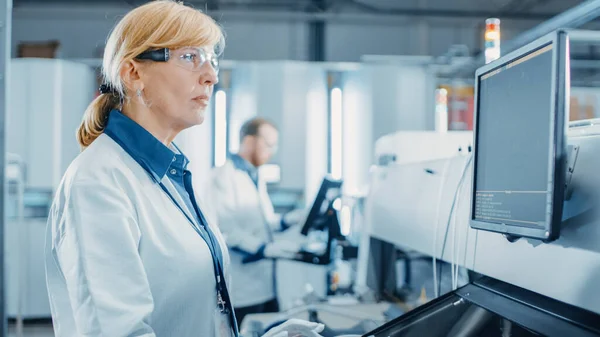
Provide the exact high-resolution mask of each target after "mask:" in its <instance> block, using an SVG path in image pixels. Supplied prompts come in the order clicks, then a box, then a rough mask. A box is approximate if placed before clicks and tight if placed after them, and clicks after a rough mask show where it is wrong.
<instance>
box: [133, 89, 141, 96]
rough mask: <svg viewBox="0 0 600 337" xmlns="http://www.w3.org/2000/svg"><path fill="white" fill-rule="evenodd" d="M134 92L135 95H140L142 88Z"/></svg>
mask: <svg viewBox="0 0 600 337" xmlns="http://www.w3.org/2000/svg"><path fill="white" fill-rule="evenodd" d="M135 94H136V95H137V97H142V89H138V90H137V91H136V92H135Z"/></svg>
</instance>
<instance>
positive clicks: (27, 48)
mask: <svg viewBox="0 0 600 337" xmlns="http://www.w3.org/2000/svg"><path fill="white" fill-rule="evenodd" d="M59 47H60V42H59V41H47V42H21V43H19V46H18V48H17V50H18V51H17V57H37V58H56V57H57V54H58V49H59Z"/></svg>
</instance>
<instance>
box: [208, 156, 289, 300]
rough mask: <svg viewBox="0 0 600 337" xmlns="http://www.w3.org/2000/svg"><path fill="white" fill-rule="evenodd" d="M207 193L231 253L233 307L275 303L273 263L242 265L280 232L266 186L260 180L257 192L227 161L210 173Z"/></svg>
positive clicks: (248, 178)
mask: <svg viewBox="0 0 600 337" xmlns="http://www.w3.org/2000/svg"><path fill="white" fill-rule="evenodd" d="M207 192H208V196H207V197H206V198H205V199H206V201H207V202H210V207H209V208H210V209H211V210H212V211H216V215H215V217H216V218H217V219H218V226H219V228H220V230H221V233H223V236H224V237H225V242H227V246H228V247H229V249H230V254H231V275H232V278H233V279H234V282H233V284H232V286H231V289H230V293H231V296H232V301H233V305H234V306H235V307H247V306H252V305H257V304H261V303H264V302H267V301H269V300H272V299H274V298H275V297H276V294H275V288H274V287H275V284H274V283H275V275H274V274H273V273H274V268H273V266H274V263H275V262H274V261H273V260H272V259H266V258H262V259H260V260H258V261H254V262H250V263H244V262H243V260H244V259H245V258H246V257H248V255H253V254H256V253H257V252H258V251H259V249H260V248H261V247H262V246H263V245H265V244H266V243H268V242H269V241H270V240H271V238H272V232H273V231H276V230H277V229H280V228H281V217H280V216H278V215H276V214H275V213H274V211H273V204H272V203H271V200H270V198H269V195H268V193H267V186H266V183H265V182H264V181H263V180H262V179H260V177H259V179H258V188H257V187H256V185H254V182H253V181H252V179H251V178H250V176H249V175H248V173H246V172H245V171H243V170H239V169H237V168H236V167H235V165H234V164H233V162H232V161H231V160H228V161H227V162H226V163H225V164H224V165H223V166H221V167H218V168H215V169H214V170H213V172H212V176H211V181H210V188H209V189H208V190H207Z"/></svg>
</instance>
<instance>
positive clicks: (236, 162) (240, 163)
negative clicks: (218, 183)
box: [231, 154, 258, 179]
mask: <svg viewBox="0 0 600 337" xmlns="http://www.w3.org/2000/svg"><path fill="white" fill-rule="evenodd" d="M231 162H232V163H233V166H234V167H235V168H236V169H238V170H241V171H244V172H247V173H248V174H249V175H250V177H252V179H255V178H256V177H257V176H258V169H257V168H256V166H254V165H252V164H251V163H250V162H249V161H247V160H246V159H244V158H242V157H241V156H240V155H239V154H232V155H231Z"/></svg>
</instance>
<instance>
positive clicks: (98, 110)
mask: <svg viewBox="0 0 600 337" xmlns="http://www.w3.org/2000/svg"><path fill="white" fill-rule="evenodd" d="M119 105H120V99H119V96H118V95H116V94H112V93H105V94H100V96H98V97H96V99H94V100H93V101H92V103H90V105H89V106H88V107H87V109H86V110H85V114H84V116H83V120H82V121H81V125H80V126H79V129H77V142H78V143H79V145H80V146H81V149H82V150H84V149H85V148H86V147H88V146H90V144H92V142H93V141H94V140H96V138H98V136H100V135H101V134H102V132H104V128H105V127H106V122H107V121H108V114H109V113H110V111H111V110H113V109H116V108H117V107H119Z"/></svg>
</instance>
